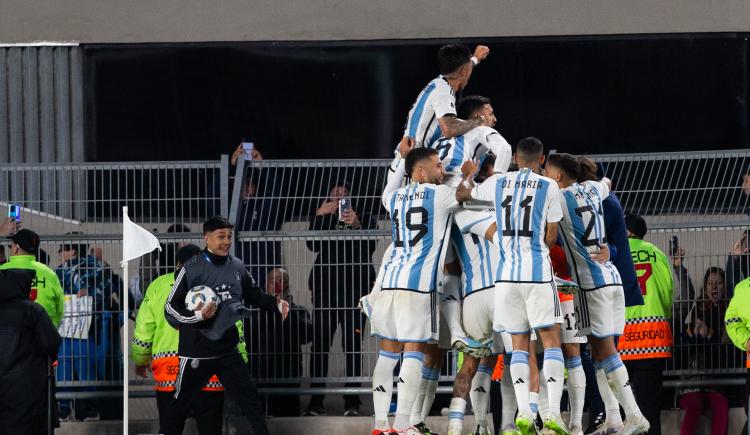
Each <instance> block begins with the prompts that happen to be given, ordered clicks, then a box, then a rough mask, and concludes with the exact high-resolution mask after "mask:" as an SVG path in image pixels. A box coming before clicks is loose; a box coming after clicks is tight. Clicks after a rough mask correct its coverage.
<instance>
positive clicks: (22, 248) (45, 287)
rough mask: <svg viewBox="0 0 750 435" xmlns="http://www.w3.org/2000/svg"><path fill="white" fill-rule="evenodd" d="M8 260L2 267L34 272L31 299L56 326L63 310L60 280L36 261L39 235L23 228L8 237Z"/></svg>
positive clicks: (0, 267)
mask: <svg viewBox="0 0 750 435" xmlns="http://www.w3.org/2000/svg"><path fill="white" fill-rule="evenodd" d="M9 239H10V260H9V261H8V262H7V263H5V264H3V265H0V270H3V269H29V270H33V271H34V272H35V273H36V276H35V277H34V281H33V282H32V284H31V295H30V298H31V300H32V301H35V302H36V303H38V304H39V305H41V306H42V308H44V311H46V312H47V314H49V318H50V320H52V324H53V325H55V328H57V327H58V326H59V325H60V321H61V320H62V317H63V311H64V310H65V299H64V296H63V291H62V287H61V286H60V280H59V279H58V278H57V275H55V272H53V271H52V269H50V268H49V267H47V266H45V265H44V264H42V263H40V262H38V261H36V260H35V259H34V255H35V254H36V253H37V252H38V250H39V236H38V235H37V233H35V232H34V231H31V230H27V229H23V230H19V231H18V232H17V233H15V234H13V235H12V236H10V237H9Z"/></svg>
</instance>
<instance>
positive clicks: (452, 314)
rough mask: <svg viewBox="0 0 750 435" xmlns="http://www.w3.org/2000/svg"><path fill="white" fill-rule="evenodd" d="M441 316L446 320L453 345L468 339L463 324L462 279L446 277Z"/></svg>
mask: <svg viewBox="0 0 750 435" xmlns="http://www.w3.org/2000/svg"><path fill="white" fill-rule="evenodd" d="M440 315H441V316H443V318H444V319H445V322H446V324H447V325H448V330H450V333H451V345H452V344H453V342H454V341H456V339H458V338H460V337H466V331H464V327H463V325H462V324H461V277H460V276H457V275H445V277H444V278H443V294H442V296H441V297H440Z"/></svg>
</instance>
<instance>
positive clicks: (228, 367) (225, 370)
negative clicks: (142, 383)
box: [159, 352, 269, 435]
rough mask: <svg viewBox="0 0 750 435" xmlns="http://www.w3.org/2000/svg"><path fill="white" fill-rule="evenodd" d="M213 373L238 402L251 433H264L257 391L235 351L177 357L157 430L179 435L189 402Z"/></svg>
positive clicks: (262, 416)
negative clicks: (206, 356) (172, 384)
mask: <svg viewBox="0 0 750 435" xmlns="http://www.w3.org/2000/svg"><path fill="white" fill-rule="evenodd" d="M213 374H216V376H218V377H219V381H221V383H222V385H224V390H225V392H226V394H228V395H229V397H231V398H232V399H233V400H234V401H235V402H237V404H238V405H239V406H240V409H242V413H243V414H245V417H247V419H248V421H249V422H250V425H251V426H252V427H253V433H255V435H268V433H269V432H268V427H267V426H266V417H265V415H264V413H263V406H262V404H261V402H260V400H258V391H257V389H256V388H255V383H254V382H253V380H252V379H251V378H250V371H249V370H248V369H247V366H246V365H245V362H244V361H243V360H242V357H241V356H240V354H239V352H235V353H232V354H229V355H225V356H222V357H218V358H211V359H193V358H187V357H182V356H181V357H180V374H179V375H178V377H177V385H176V390H175V396H176V397H175V400H174V401H173V402H172V403H170V404H169V406H168V407H167V410H166V412H165V413H160V414H159V420H160V423H161V424H160V425H161V429H160V432H161V433H163V434H164V435H182V430H183V427H184V425H185V419H186V418H187V415H188V411H189V409H190V406H191V404H192V403H193V401H194V400H195V399H196V397H197V396H198V395H199V394H200V393H201V389H202V388H203V386H205V385H206V382H208V380H209V379H210V378H211V376H212V375H213Z"/></svg>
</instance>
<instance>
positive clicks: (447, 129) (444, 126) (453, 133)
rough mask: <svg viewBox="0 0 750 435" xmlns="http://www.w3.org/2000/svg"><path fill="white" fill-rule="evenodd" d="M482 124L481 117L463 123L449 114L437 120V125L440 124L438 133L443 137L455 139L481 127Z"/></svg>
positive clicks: (482, 118) (482, 119)
mask: <svg viewBox="0 0 750 435" xmlns="http://www.w3.org/2000/svg"><path fill="white" fill-rule="evenodd" d="M482 122H484V117H483V116H482V117H479V118H474V119H470V120H468V121H465V120H463V119H460V118H456V116H455V115H453V114H450V115H445V116H443V117H441V118H440V119H438V123H440V132H441V133H442V134H443V137H457V136H461V135H464V134H466V133H468V132H469V131H471V130H473V129H474V128H476V127H479V126H480V125H482Z"/></svg>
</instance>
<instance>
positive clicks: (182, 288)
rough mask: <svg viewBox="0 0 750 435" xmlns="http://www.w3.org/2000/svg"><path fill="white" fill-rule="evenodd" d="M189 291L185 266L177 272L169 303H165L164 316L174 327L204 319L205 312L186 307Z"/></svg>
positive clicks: (168, 298)
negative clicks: (186, 297)
mask: <svg viewBox="0 0 750 435" xmlns="http://www.w3.org/2000/svg"><path fill="white" fill-rule="evenodd" d="M187 292H188V283H187V278H186V277H185V268H184V267H183V268H182V269H180V271H179V272H178V273H177V278H175V281H174V285H173V286H172V291H170V292H169V297H167V303H166V304H164V317H165V318H166V319H167V322H168V323H169V324H170V325H172V327H174V328H179V326H180V325H181V324H191V323H198V322H200V321H201V320H203V314H202V313H201V312H200V311H195V312H193V311H190V310H188V309H187V308H185V296H187Z"/></svg>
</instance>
